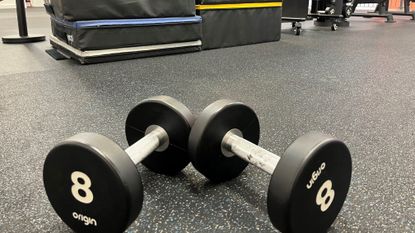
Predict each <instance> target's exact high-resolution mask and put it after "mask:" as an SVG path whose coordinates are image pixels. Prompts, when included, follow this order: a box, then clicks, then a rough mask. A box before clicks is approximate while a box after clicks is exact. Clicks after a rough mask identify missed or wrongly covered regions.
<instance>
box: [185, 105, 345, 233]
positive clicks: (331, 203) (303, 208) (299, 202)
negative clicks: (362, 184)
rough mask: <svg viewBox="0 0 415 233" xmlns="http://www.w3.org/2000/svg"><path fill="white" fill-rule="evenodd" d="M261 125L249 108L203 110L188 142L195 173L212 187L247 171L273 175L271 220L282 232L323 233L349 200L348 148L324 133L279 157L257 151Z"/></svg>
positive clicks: (310, 136) (300, 140)
mask: <svg viewBox="0 0 415 233" xmlns="http://www.w3.org/2000/svg"><path fill="white" fill-rule="evenodd" d="M258 141H259V120H258V118H257V116H256V114H255V112H254V111H253V110H252V109H251V108H250V107H248V106H246V105H245V104H242V103H239V102H234V101H231V100H219V101H217V102H215V103H213V104H211V105H209V106H208V107H206V108H205V110H203V112H202V113H201V114H200V115H199V117H198V119H197V120H196V122H195V124H194V125H193V127H192V130H191V133H190V136H189V156H190V159H191V160H192V163H193V165H194V167H195V168H196V169H197V170H199V171H200V172H201V173H202V174H203V175H205V176H206V177H207V178H208V179H210V180H212V181H214V182H221V181H226V180H230V179H232V178H235V177H236V176H238V175H239V174H240V173H241V172H242V171H243V170H244V169H245V167H246V166H247V165H248V163H250V164H253V165H255V166H256V167H258V168H260V169H262V170H263V171H265V172H266V173H268V174H270V175H271V181H270V185H269V189H268V200H267V202H268V203H267V204H268V214H269V217H270V219H271V222H272V224H273V225H274V226H275V227H276V228H277V229H279V230H280V231H282V232H295V233H297V232H325V231H327V229H328V228H329V227H330V225H331V224H332V223H333V221H334V220H335V218H336V216H337V215H338V213H339V211H340V209H341V207H342V205H343V202H344V201H345V199H346V196H347V192H348V190H349V185H350V179H351V169H352V163H351V156H350V152H349V150H348V148H347V146H346V145H345V144H344V143H343V142H341V141H339V140H337V139H334V138H331V137H329V136H326V135H323V134H321V133H309V134H306V135H304V136H302V137H300V138H298V139H297V140H295V141H294V142H293V143H292V144H291V145H290V146H289V147H288V149H287V150H286V151H285V153H284V155H283V156H282V157H279V156H277V155H275V154H273V153H271V152H269V151H267V150H265V149H263V148H261V147H259V146H257V145H256V144H258Z"/></svg>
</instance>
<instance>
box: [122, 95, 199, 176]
mask: <svg viewBox="0 0 415 233" xmlns="http://www.w3.org/2000/svg"><path fill="white" fill-rule="evenodd" d="M193 121H194V117H193V114H192V113H191V112H190V110H189V109H188V108H187V107H186V106H184V105H183V104H182V103H180V102H179V101H178V100H176V99H173V98H171V97H168V96H156V97H152V98H149V99H146V100H144V101H142V102H140V103H139V104H138V105H137V106H136V107H135V108H134V109H132V110H131V111H130V113H129V114H128V117H127V121H126V124H125V132H126V136H127V141H128V144H130V145H132V144H134V143H135V142H137V141H138V140H140V139H141V138H142V137H144V135H145V133H146V130H147V129H148V127H150V126H152V125H157V126H160V127H162V128H163V129H164V130H165V131H166V132H167V134H168V136H169V143H170V144H169V146H168V147H167V149H166V150H164V151H161V152H160V151H155V152H153V153H152V154H151V155H149V156H148V157H147V158H145V159H144V160H143V161H142V162H141V163H142V164H143V165H144V166H146V167H147V168H149V169H150V170H152V171H155V172H158V173H162V174H167V175H174V174H177V173H178V172H180V171H181V170H182V169H183V168H185V167H186V166H187V165H188V164H189V162H190V160H189V157H188V155H187V143H188V138H189V133H190V129H191V126H192V124H193Z"/></svg>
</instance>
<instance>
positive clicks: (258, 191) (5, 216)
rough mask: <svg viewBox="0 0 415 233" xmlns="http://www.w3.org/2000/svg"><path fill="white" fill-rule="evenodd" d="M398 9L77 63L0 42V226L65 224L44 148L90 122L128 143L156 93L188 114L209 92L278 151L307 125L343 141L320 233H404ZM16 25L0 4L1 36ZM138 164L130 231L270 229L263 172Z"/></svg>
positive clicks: (408, 155)
mask: <svg viewBox="0 0 415 233" xmlns="http://www.w3.org/2000/svg"><path fill="white" fill-rule="evenodd" d="M28 18H29V31H31V32H33V33H44V34H49V33H50V26H49V21H48V17H47V15H46V13H44V12H43V10H39V9H34V10H33V9H31V10H29V14H28ZM396 19H397V23H395V24H385V23H384V22H383V19H359V18H354V19H352V20H351V27H350V28H340V29H339V30H338V31H337V32H332V31H330V30H329V29H327V28H317V27H314V26H313V24H312V23H311V22H308V23H306V24H305V31H304V33H303V35H302V36H299V37H297V36H294V35H292V34H291V33H290V31H289V29H288V28H289V25H285V26H284V28H285V29H284V30H283V35H282V39H281V41H280V42H276V43H265V44H259V45H252V46H244V47H236V48H228V49H218V50H211V51H204V52H200V53H192V54H182V55H173V56H165V57H154V58H146V59H138V60H129V61H122V62H113V63H105V64H97V65H88V66H81V65H78V64H77V63H76V62H73V61H68V60H67V61H59V62H57V61H54V60H52V58H50V57H49V56H48V55H47V54H46V53H45V52H44V50H45V49H47V48H49V44H48V42H42V43H36V44H27V45H4V44H0V145H1V146H0V232H70V229H69V228H68V227H66V225H65V224H64V223H63V222H62V221H61V220H60V219H59V218H58V216H57V215H56V214H55V213H54V211H53V209H52V207H51V206H50V204H49V202H48V200H47V197H46V194H45V192H44V189H43V184H42V166H43V162H44V159H45V157H46V155H47V153H48V151H49V150H50V149H51V148H52V147H53V146H54V145H55V144H57V143H58V142H60V141H61V140H63V139H65V138H67V137H70V136H72V135H74V134H76V133H79V132H89V131H90V132H97V133H101V134H104V135H107V136H109V137H110V138H112V139H114V140H115V141H116V142H117V143H119V144H120V145H122V146H123V147H126V146H127V143H126V140H125V136H124V131H123V129H124V121H125V117H126V114H127V113H128V112H129V110H130V109H131V108H132V107H134V106H135V104H137V103H138V102H139V101H140V100H142V99H144V98H146V97H149V96H154V95H161V94H163V95H170V96H173V97H175V98H178V99H179V100H181V101H183V102H184V103H185V104H187V105H188V106H189V108H190V109H192V110H193V111H194V112H195V113H197V112H199V111H201V110H202V109H203V108H204V107H205V106H207V105H208V104H209V103H211V102H213V101H214V100H217V99H220V98H231V99H235V100H239V101H243V102H245V103H247V104H249V105H251V106H252V107H253V108H254V109H255V110H256V111H257V113H258V115H259V118H260V120H261V123H262V133H261V142H260V144H261V145H262V146H263V147H265V148H267V149H269V150H271V151H273V152H275V153H277V154H282V153H283V152H284V149H285V148H286V147H287V146H288V145H289V144H290V142H292V141H293V140H294V139H295V138H296V137H298V136H300V135H302V134H303V133H306V132H308V131H312V130H317V131H323V132H325V133H327V134H331V135H334V136H336V137H338V138H340V139H342V140H344V141H345V142H346V143H347V144H348V146H349V147H350V150H351V152H352V156H353V178H352V183H351V188H350V192H349V196H348V198H347V200H346V202H345V204H344V207H343V209H342V211H341V212H340V214H339V216H338V218H337V220H336V221H335V223H334V224H333V226H332V228H331V229H330V232H336V233H337V232H389V233H391V232H397V233H403V232H415V135H414V134H415V120H414V119H415V22H413V21H410V20H409V18H405V17H396ZM15 21H16V20H15V14H14V11H10V10H2V11H0V36H2V35H8V34H14V33H16V31H17V29H16V22H15ZM138 169H139V171H140V172H141V174H142V176H143V182H144V188H145V201H144V208H143V211H142V212H141V214H140V216H139V218H138V219H137V221H135V222H134V223H133V224H132V226H131V227H130V228H129V229H128V232H271V231H274V228H273V227H272V225H271V223H270V221H269V219H268V216H267V210H266V194H267V187H268V182H269V176H268V175H266V174H265V173H263V172H261V171H259V170H258V169H256V168H254V167H252V166H250V167H248V168H247V169H246V170H245V172H244V173H243V174H242V175H241V176H240V177H239V178H237V179H235V180H233V181H231V182H227V183H224V184H220V185H214V184H211V183H209V182H208V181H207V180H206V179H205V178H203V176H202V175H200V174H198V173H197V172H196V171H195V169H194V168H193V167H192V166H188V167H187V168H186V169H185V170H184V171H183V173H182V174H180V175H179V176H177V177H167V176H163V175H158V174H155V173H153V172H151V171H149V170H147V169H145V168H143V167H142V166H141V165H139V166H138ZM115 214H116V213H115Z"/></svg>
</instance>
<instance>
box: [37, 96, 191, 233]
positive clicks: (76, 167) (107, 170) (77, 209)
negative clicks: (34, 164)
mask: <svg viewBox="0 0 415 233" xmlns="http://www.w3.org/2000/svg"><path fill="white" fill-rule="evenodd" d="M193 121H194V119H193V115H192V113H191V112H190V111H189V110H188V109H187V108H186V107H185V106H184V105H183V104H181V103H180V102H179V101H177V100H175V99H173V98H171V97H167V96H158V97H153V98H150V99H147V100H144V101H142V102H140V103H139V104H138V105H137V106H136V107H135V108H134V109H133V110H131V112H130V113H129V114H128V117H127V121H126V128H125V129H126V135H127V141H128V143H129V144H130V147H128V148H127V149H126V150H125V151H124V150H123V149H121V147H120V146H118V145H117V144H116V143H115V142H113V141H112V140H110V139H108V138H107V137H104V136H102V135H99V134H95V133H81V134H78V135H75V136H73V137H71V138H69V139H67V140H65V141H64V142H62V143H60V144H59V145H57V146H55V147H54V148H53V149H52V150H51V151H50V153H49V154H48V156H47V158H46V161H45V164H44V169H43V180H44V185H45V190H46V193H47V195H48V198H49V200H50V202H51V204H52V207H53V208H54V209H55V211H56V212H57V214H58V215H59V216H60V217H61V219H62V220H63V221H64V222H65V223H66V224H67V225H68V226H69V227H71V228H72V229H73V230H74V231H76V232H122V231H124V230H125V229H126V228H127V227H128V226H129V225H130V224H131V223H132V222H133V221H134V220H135V219H136V218H137V216H138V214H139V212H140V210H141V207H142V203H143V186H142V183H141V177H140V174H139V173H138V170H137V168H136V166H135V165H136V164H138V163H140V162H141V163H142V164H143V165H144V166H146V167H147V168H149V169H150V170H153V171H155V172H159V173H163V174H168V175H173V174H176V173H178V172H179V171H181V170H182V169H183V168H184V167H186V166H187V165H188V164H189V162H190V160H189V158H188V155H187V142H188V136H189V133H190V127H191V125H192V123H193Z"/></svg>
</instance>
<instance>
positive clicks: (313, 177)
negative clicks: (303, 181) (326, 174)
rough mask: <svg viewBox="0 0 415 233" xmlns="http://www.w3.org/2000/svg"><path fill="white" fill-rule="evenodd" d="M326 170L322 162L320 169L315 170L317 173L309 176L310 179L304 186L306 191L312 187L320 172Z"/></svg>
mask: <svg viewBox="0 0 415 233" xmlns="http://www.w3.org/2000/svg"><path fill="white" fill-rule="evenodd" d="M324 168H326V163H325V162H323V163H322V164H321V165H320V167H319V168H318V169H317V171H314V172H313V174H311V179H310V181H309V182H308V184H307V185H306V187H307V189H311V187H313V184H314V182H316V180H317V178H318V177H319V176H320V174H321V172H322V171H323V170H324Z"/></svg>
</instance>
